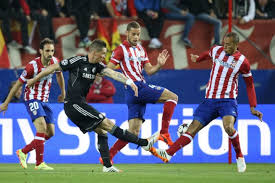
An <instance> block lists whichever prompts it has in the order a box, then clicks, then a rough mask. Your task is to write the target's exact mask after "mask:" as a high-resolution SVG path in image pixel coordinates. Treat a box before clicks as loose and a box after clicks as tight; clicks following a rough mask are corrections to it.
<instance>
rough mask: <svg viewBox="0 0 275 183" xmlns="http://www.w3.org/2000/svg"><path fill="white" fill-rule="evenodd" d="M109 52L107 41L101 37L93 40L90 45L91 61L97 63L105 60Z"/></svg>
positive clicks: (89, 55) (89, 56)
mask: <svg viewBox="0 0 275 183" xmlns="http://www.w3.org/2000/svg"><path fill="white" fill-rule="evenodd" d="M106 53H107V48H106V43H105V42H104V41H102V40H100V39H95V40H93V41H92V43H91V45H90V47H89V53H88V58H89V62H92V63H97V62H102V61H104V59H105V57H106Z"/></svg>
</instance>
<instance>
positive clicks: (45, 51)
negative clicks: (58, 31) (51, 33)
mask: <svg viewBox="0 0 275 183" xmlns="http://www.w3.org/2000/svg"><path fill="white" fill-rule="evenodd" d="M39 52H40V54H41V58H42V59H43V60H45V61H47V62H48V61H50V60H51V59H52V57H53V55H54V41H53V40H51V39H49V38H45V39H43V40H42V41H41V42H40V45H39Z"/></svg>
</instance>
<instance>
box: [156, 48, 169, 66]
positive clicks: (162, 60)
mask: <svg viewBox="0 0 275 183" xmlns="http://www.w3.org/2000/svg"><path fill="white" fill-rule="evenodd" d="M169 56H170V55H169V54H168V51H167V50H166V49H165V50H162V52H161V53H160V54H159V56H158V64H159V66H160V67H162V66H163V65H164V64H165V63H166V60H167V59H168V57H169Z"/></svg>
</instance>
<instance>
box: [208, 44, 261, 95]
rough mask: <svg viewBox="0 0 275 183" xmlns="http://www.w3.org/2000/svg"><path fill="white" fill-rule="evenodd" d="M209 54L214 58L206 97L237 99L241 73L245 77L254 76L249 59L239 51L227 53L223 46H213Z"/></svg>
mask: <svg viewBox="0 0 275 183" xmlns="http://www.w3.org/2000/svg"><path fill="white" fill-rule="evenodd" d="M209 56H210V57H211V58H212V61H213V65H212V70H211V73H210V80H209V82H208V84H207V88H206V95H205V98H214V99H221V98H234V99H235V98H236V97H237V96H238V76H239V74H242V76H243V77H244V78H247V77H251V78H252V74H251V71H250V64H249V61H248V60H247V59H246V58H245V56H244V55H242V54H241V53H240V52H239V51H237V52H235V53H234V54H233V55H228V54H226V53H225V51H224V48H223V47H222V46H214V47H212V48H211V49H210V51H209ZM252 80H253V79H252ZM252 84H253V83H252ZM255 100H256V99H255Z"/></svg>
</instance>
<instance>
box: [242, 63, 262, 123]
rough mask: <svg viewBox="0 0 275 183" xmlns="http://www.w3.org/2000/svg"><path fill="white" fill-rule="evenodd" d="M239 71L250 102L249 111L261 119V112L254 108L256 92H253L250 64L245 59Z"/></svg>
mask: <svg viewBox="0 0 275 183" xmlns="http://www.w3.org/2000/svg"><path fill="white" fill-rule="evenodd" d="M240 71H241V73H242V76H243V79H244V81H245V84H246V92H247V96H248V101H249V104H250V112H251V114H252V115H254V116H257V117H258V118H259V119H260V120H261V121H262V120H263V113H261V112H260V111H257V110H256V109H255V107H256V105H257V98H256V92H255V87H254V83H253V77H252V73H251V71H250V64H249V62H248V60H247V59H246V60H245V61H244V62H243V64H242V65H241V67H240Z"/></svg>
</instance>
